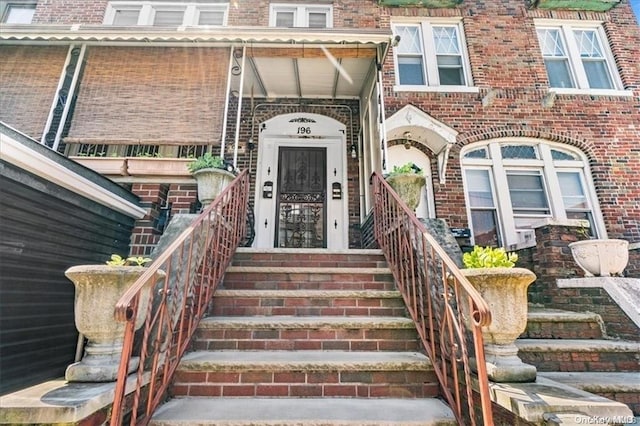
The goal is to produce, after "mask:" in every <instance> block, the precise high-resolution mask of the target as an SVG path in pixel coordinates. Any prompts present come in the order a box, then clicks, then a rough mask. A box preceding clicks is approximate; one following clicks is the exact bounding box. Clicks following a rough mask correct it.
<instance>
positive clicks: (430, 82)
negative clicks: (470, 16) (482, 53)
mask: <svg viewBox="0 0 640 426" xmlns="http://www.w3.org/2000/svg"><path fill="white" fill-rule="evenodd" d="M392 28H393V33H394V34H395V35H397V36H400V42H399V43H398V45H397V46H396V47H395V48H394V50H393V51H394V56H395V71H396V83H397V84H398V85H400V86H407V88H409V87H415V86H430V87H434V86H447V87H450V86H463V87H464V86H471V85H472V84H471V73H470V71H469V70H470V68H469V61H468V55H467V53H466V48H465V41H464V34H463V29H462V23H461V22H460V21H459V20H458V21H440V20H435V21H422V22H411V23H409V22H407V23H394V24H392Z"/></svg>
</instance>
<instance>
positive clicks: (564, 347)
mask: <svg viewBox="0 0 640 426" xmlns="http://www.w3.org/2000/svg"><path fill="white" fill-rule="evenodd" d="M516 345H517V346H518V356H519V357H520V358H521V359H522V360H523V361H524V362H526V363H529V364H533V365H535V366H536V367H537V369H538V371H558V372H564V371H573V372H597V371H618V372H623V371H630V372H632V371H640V342H626V341H617V340H602V339H583V340H582V339H562V340H560V339H518V340H517V341H516Z"/></svg>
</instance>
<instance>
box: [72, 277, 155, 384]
mask: <svg viewBox="0 0 640 426" xmlns="http://www.w3.org/2000/svg"><path fill="white" fill-rule="evenodd" d="M146 269H147V268H143V267H139V266H108V265H78V266H73V267H71V268H69V269H67V271H66V272H65V275H66V276H67V278H69V279H70V280H71V281H72V282H73V284H74V285H75V287H76V296H75V323H76V328H77V329H78V331H79V332H80V333H81V334H83V335H84V336H85V337H86V338H87V340H88V342H87V345H86V347H85V354H84V357H83V358H82V360H81V361H80V362H76V363H74V364H71V365H69V366H68V367H67V371H66V374H65V378H66V380H67V381H70V382H111V381H114V380H116V378H117V374H118V368H119V366H120V356H121V353H122V346H123V341H124V328H125V323H124V322H119V321H116V320H115V318H114V316H113V315H114V308H115V304H116V303H117V302H118V300H119V299H120V297H122V295H123V294H124V292H125V291H126V290H127V289H128V288H129V287H131V286H132V285H133V284H134V283H135V282H136V280H137V279H138V278H140V276H141V275H142V274H143V272H144V271H145V270H146ZM164 276H165V273H164V272H163V271H158V273H157V274H156V276H155V277H154V279H151V280H149V281H148V283H147V285H146V286H145V288H144V289H143V291H142V294H141V297H140V302H139V306H138V315H137V317H136V321H135V329H136V330H137V329H139V328H140V327H141V326H142V324H143V322H144V317H145V314H146V312H147V306H148V302H149V298H150V292H151V289H152V288H153V286H154V284H155V283H156V282H157V280H158V279H161V278H164ZM136 368H138V359H137V358H132V359H131V363H130V364H129V373H131V372H133V371H134V370H135V369H136Z"/></svg>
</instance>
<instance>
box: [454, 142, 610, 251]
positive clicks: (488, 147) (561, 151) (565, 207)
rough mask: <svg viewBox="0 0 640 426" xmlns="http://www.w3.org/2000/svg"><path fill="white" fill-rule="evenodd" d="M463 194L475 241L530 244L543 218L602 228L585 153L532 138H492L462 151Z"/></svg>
mask: <svg viewBox="0 0 640 426" xmlns="http://www.w3.org/2000/svg"><path fill="white" fill-rule="evenodd" d="M462 167H463V176H464V183H465V196H466V197H467V209H468V214H469V222H470V224H471V229H472V235H473V238H474V244H477V245H482V246H506V247H512V246H514V245H516V246H517V245H529V244H533V242H534V232H533V226H534V224H535V223H536V222H538V221H540V220H541V219H544V218H554V219H558V220H563V219H582V220H586V221H588V222H589V223H590V225H591V227H590V232H591V234H592V235H594V236H597V235H599V234H602V232H603V229H604V227H603V222H602V219H601V215H600V213H599V211H598V209H597V206H596V203H595V199H596V197H595V191H594V189H593V184H592V183H591V179H590V174H589V172H588V166H587V160H586V157H585V156H584V155H583V154H582V153H580V152H579V151H576V150H574V149H573V148H569V147H564V146H562V147H561V146H559V145H555V144H552V143H548V142H542V141H535V140H494V141H490V142H488V143H487V142H485V143H479V144H474V145H472V146H469V147H467V148H465V149H464V150H463V152H462Z"/></svg>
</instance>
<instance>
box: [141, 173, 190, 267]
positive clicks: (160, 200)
mask: <svg viewBox="0 0 640 426" xmlns="http://www.w3.org/2000/svg"><path fill="white" fill-rule="evenodd" d="M131 192H133V193H134V194H136V195H137V196H139V197H140V205H141V206H142V207H143V208H145V209H146V210H147V214H146V215H145V217H144V218H142V219H139V220H137V221H136V226H135V228H134V229H133V232H132V236H131V255H133V256H148V255H149V254H150V253H151V252H152V251H153V249H154V247H155V246H156V244H157V243H158V240H159V239H160V236H161V235H162V232H163V231H164V229H163V226H162V224H161V222H160V220H159V218H160V215H161V214H162V213H163V212H162V209H163V208H167V207H169V206H170V207H171V211H170V212H169V216H170V217H171V216H173V215H175V214H178V213H195V212H196V210H195V206H196V202H197V199H198V191H197V187H196V184H195V183H172V184H160V183H135V184H133V185H132V186H131ZM164 226H166V223H165V224H164Z"/></svg>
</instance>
